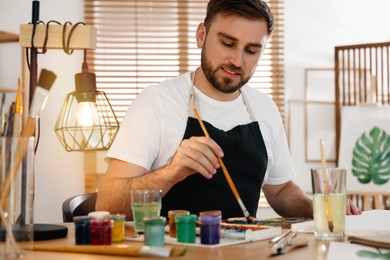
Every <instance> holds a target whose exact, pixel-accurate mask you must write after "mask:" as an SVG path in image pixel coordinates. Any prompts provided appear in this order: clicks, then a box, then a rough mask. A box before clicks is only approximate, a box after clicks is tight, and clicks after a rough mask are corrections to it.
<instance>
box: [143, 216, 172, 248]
mask: <svg viewBox="0 0 390 260" xmlns="http://www.w3.org/2000/svg"><path fill="white" fill-rule="evenodd" d="M166 222H167V219H166V218H165V217H151V218H144V244H145V245H146V246H161V247H163V246H164V244H165V229H164V227H165V223H166Z"/></svg>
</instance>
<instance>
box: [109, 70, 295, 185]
mask: <svg viewBox="0 0 390 260" xmlns="http://www.w3.org/2000/svg"><path fill="white" fill-rule="evenodd" d="M191 85H192V84H191V78H190V73H189V72H188V73H185V74H183V75H180V76H178V77H176V78H173V79H171V80H165V81H163V82H161V83H160V84H159V85H153V86H149V87H147V88H145V89H144V90H143V92H142V93H141V94H140V95H139V96H138V97H137V99H136V100H134V101H133V103H132V104H131V105H130V107H129V110H128V111H127V113H126V116H125V118H124V120H123V122H122V124H121V126H120V129H119V132H118V134H117V136H116V138H115V140H114V142H113V144H112V146H111V148H110V150H109V151H108V152H107V154H106V158H108V159H109V158H116V159H119V160H122V161H126V162H130V163H134V164H137V165H139V166H142V167H144V168H145V169H148V170H150V171H153V170H155V169H157V168H160V167H162V166H165V165H166V164H168V163H169V162H171V160H172V158H173V156H174V154H175V153H176V151H177V149H178V147H179V145H180V143H181V141H182V139H183V135H184V131H185V128H186V124H187V119H188V104H189V95H190V90H191ZM194 91H195V93H196V94H197V96H198V99H199V113H200V115H201V117H202V120H204V121H207V122H209V123H210V124H212V125H213V126H214V127H216V128H219V129H222V130H225V131H227V130H230V129H232V128H233V127H235V126H237V125H239V124H248V123H249V122H251V120H250V115H249V113H248V110H247V107H246V106H245V103H244V101H243V98H242V96H241V95H240V96H239V97H238V98H236V99H235V100H233V101H229V102H222V101H216V100H213V99H211V98H209V97H208V96H206V95H204V94H203V93H202V92H200V91H199V90H198V89H197V88H194ZM241 91H242V92H243V93H244V95H245V97H246V99H247V100H248V102H249V104H250V107H251V108H252V111H253V113H254V116H255V118H256V121H257V122H258V123H259V126H260V130H261V133H262V136H263V139H264V143H265V145H266V148H267V155H268V165H267V171H266V175H265V177H264V182H263V184H265V183H268V184H282V183H285V182H287V181H289V180H291V179H292V178H293V177H294V176H295V171H294V167H293V165H292V161H291V157H290V154H289V150H288V145H287V140H286V135H285V132H284V128H283V124H282V120H281V117H280V114H279V111H278V109H277V107H276V105H275V103H274V102H273V101H272V100H271V99H270V98H269V97H268V96H267V95H266V94H264V93H261V92H260V91H258V90H255V89H252V88H251V87H249V86H248V85H245V86H243V87H242V88H241ZM129 177H132V175H131V173H129Z"/></svg>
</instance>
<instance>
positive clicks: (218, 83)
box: [201, 48, 251, 94]
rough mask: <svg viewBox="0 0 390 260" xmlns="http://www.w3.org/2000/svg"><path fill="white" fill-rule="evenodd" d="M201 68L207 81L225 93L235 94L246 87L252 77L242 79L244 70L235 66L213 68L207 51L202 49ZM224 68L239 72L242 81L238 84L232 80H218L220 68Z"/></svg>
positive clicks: (224, 65) (226, 65)
mask: <svg viewBox="0 0 390 260" xmlns="http://www.w3.org/2000/svg"><path fill="white" fill-rule="evenodd" d="M201 67H202V70H203V73H204V74H205V76H206V78H207V80H208V81H209V82H210V83H211V85H212V86H213V87H214V88H215V89H217V90H219V91H221V92H223V93H227V94H228V93H234V92H236V91H237V90H239V89H240V88H241V87H242V86H244V85H245V84H246V83H247V82H248V81H249V79H250V78H251V76H249V77H246V78H243V77H242V74H243V73H242V70H241V68H239V67H236V66H233V65H228V64H222V65H221V66H219V67H217V68H213V66H212V65H211V62H210V61H209V59H208V58H207V53H206V49H205V48H202V53H201ZM221 67H223V68H224V69H227V70H231V71H237V72H239V73H240V80H239V82H238V83H234V82H233V80H232V79H230V78H222V79H220V80H218V79H217V76H216V73H217V71H218V70H220V68H221Z"/></svg>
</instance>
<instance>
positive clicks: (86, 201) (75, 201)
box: [62, 192, 97, 222]
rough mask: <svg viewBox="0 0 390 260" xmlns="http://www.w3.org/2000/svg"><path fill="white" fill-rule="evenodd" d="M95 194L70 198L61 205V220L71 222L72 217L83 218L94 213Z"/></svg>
mask: <svg viewBox="0 0 390 260" xmlns="http://www.w3.org/2000/svg"><path fill="white" fill-rule="evenodd" d="M96 196H97V193H96V192H93V193H88V194H81V195H76V196H72V197H70V198H68V199H66V200H65V201H64V202H63V203H62V219H63V221H64V222H73V217H76V216H85V215H88V213H89V212H92V211H95V204H96Z"/></svg>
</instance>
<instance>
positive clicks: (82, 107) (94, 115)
mask: <svg viewBox="0 0 390 260" xmlns="http://www.w3.org/2000/svg"><path fill="white" fill-rule="evenodd" d="M76 120H77V125H80V126H81V127H92V126H94V125H99V114H98V112H97V109H96V103H95V102H79V103H78V104H77V111H76Z"/></svg>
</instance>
